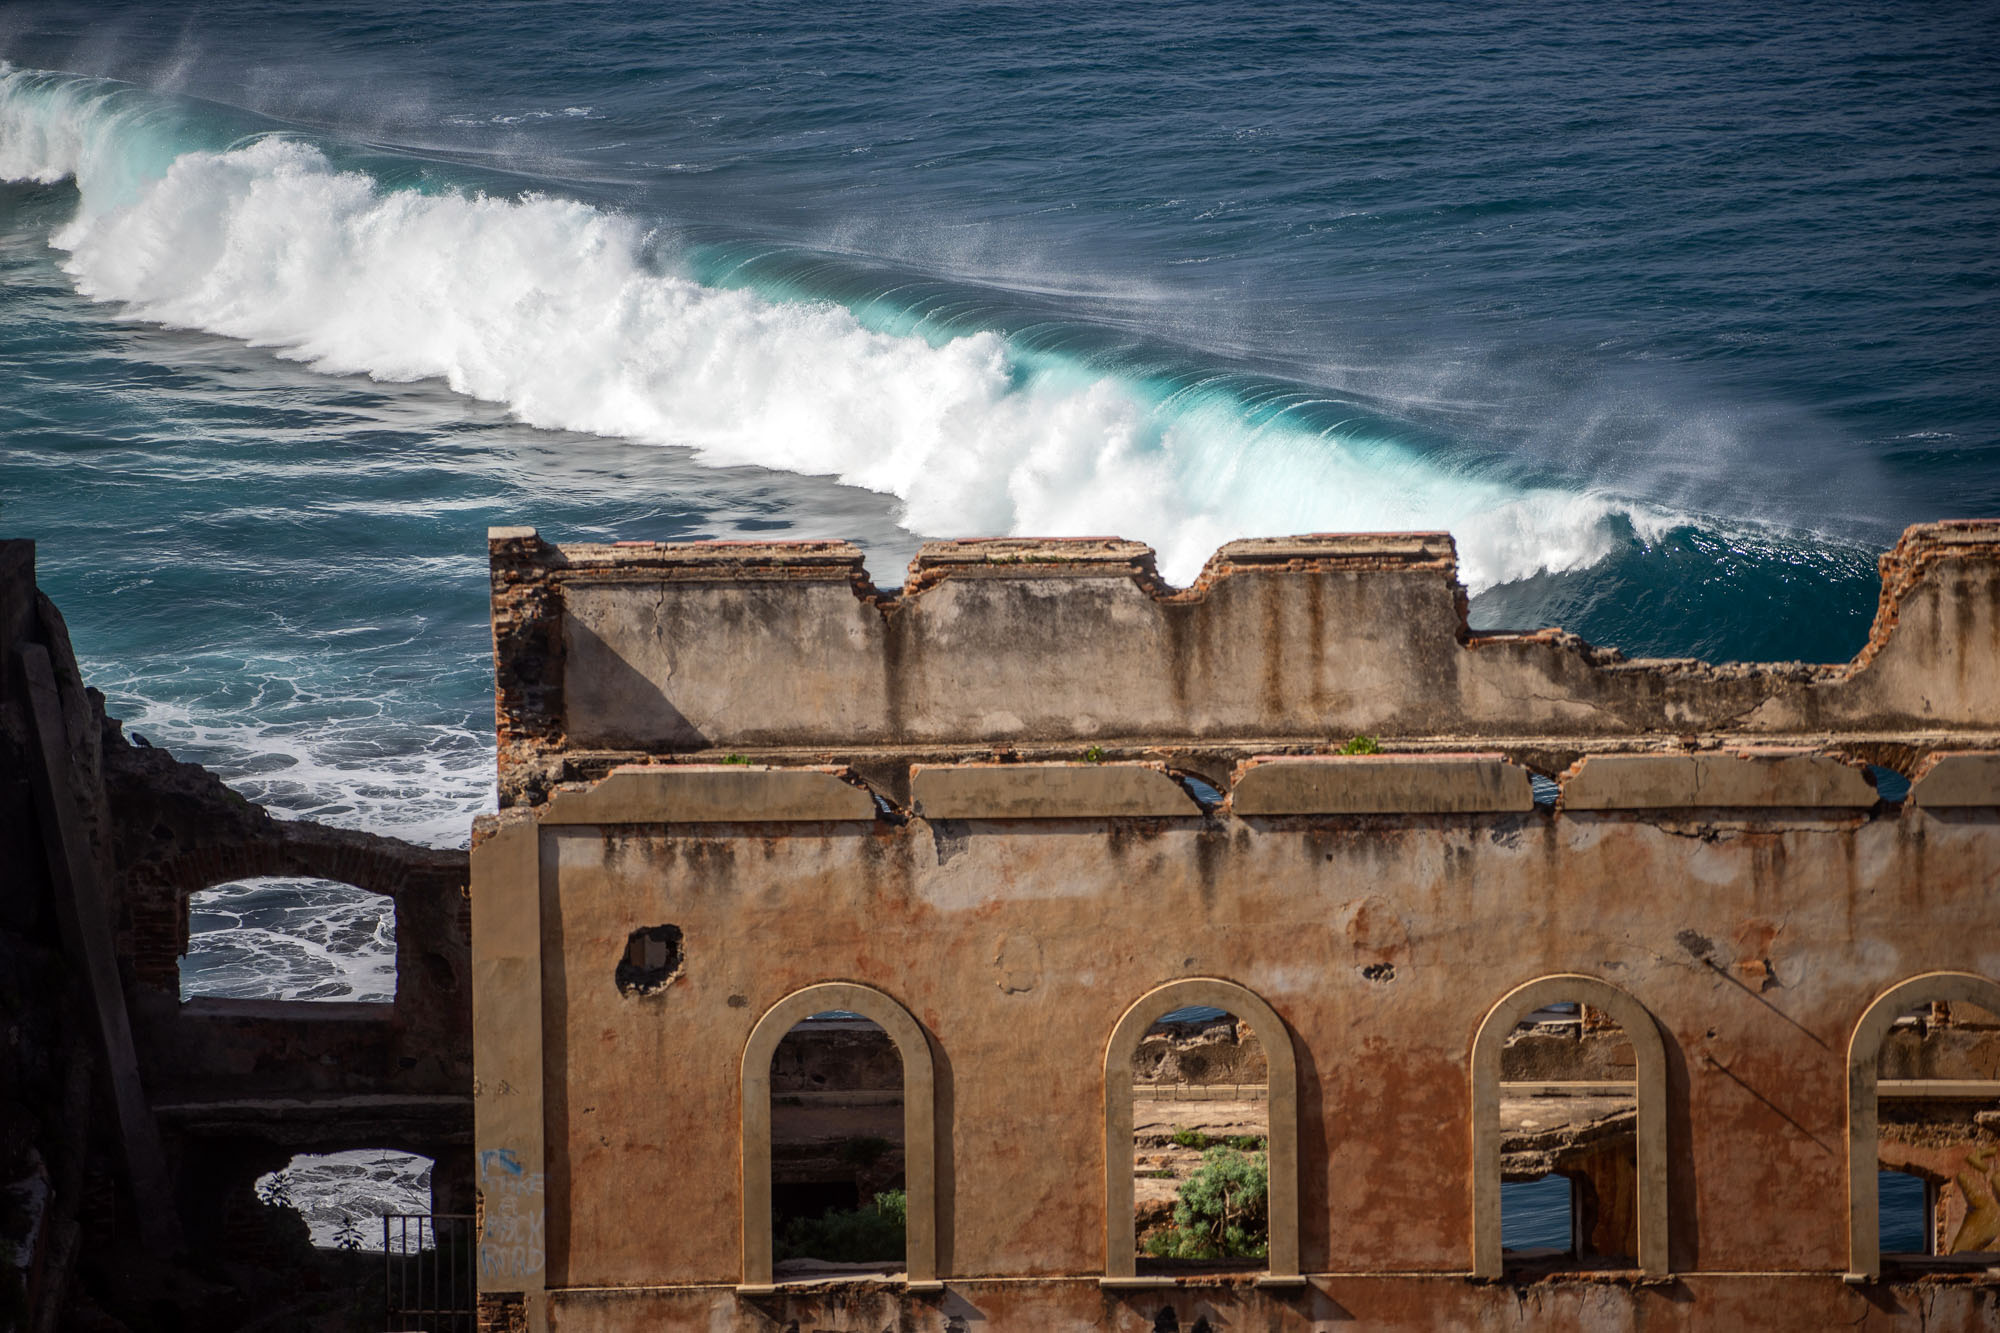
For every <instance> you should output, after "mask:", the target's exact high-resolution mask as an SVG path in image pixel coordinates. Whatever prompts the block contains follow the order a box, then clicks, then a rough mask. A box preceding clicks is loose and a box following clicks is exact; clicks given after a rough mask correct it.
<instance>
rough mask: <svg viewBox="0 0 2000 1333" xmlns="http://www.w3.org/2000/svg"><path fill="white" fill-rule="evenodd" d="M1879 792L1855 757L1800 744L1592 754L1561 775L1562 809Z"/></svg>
mask: <svg viewBox="0 0 2000 1333" xmlns="http://www.w3.org/2000/svg"><path fill="white" fill-rule="evenodd" d="M1879 799H1880V798H1879V797H1878V796H1877V794H1876V792H1875V788H1874V786H1873V784H1871V783H1870V782H1869V781H1868V778H1867V776H1866V774H1865V772H1864V770H1863V769H1862V767H1861V766H1860V765H1858V764H1853V763H1849V762H1848V761H1846V760H1844V759H1836V758H1834V757H1832V756H1831V755H1823V754H1815V753H1812V752H1809V751H1801V750H1738V751H1735V752H1733V753H1727V754H1682V755H1670V754H1604V755H1590V756H1588V757H1586V758H1585V759H1583V760H1582V761H1581V762H1580V763H1578V764H1577V765H1576V767H1574V768H1572V769H1570V770H1569V771H1568V772H1567V773H1565V774H1564V775H1563V780H1562V804H1563V808H1564V809H1565V810H1654V809H1688V808H1703V807H1706V808H1737V807H1741V808H1750V807H1770V806H1779V807H1797V808H1810V807H1814V806H1830V807H1835V808H1839V809H1866V808H1867V807H1869V806H1872V805H1874V804H1875V803H1876V801H1877V800H1879Z"/></svg>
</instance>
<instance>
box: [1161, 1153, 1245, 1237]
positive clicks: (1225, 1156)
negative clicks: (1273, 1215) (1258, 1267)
mask: <svg viewBox="0 0 2000 1333" xmlns="http://www.w3.org/2000/svg"><path fill="white" fill-rule="evenodd" d="M1270 1192H1271V1174H1270V1163H1269V1161H1268V1159H1267V1158H1266V1157H1265V1155H1264V1154H1263V1153H1241V1152H1238V1151H1237V1150H1236V1149H1234V1148H1219V1147H1218V1148H1210V1149H1209V1150H1208V1151H1207V1152H1205V1153H1203V1154H1202V1158H1201V1168H1200V1169H1199V1170H1198V1171H1196V1172H1195V1173H1194V1174H1193V1175H1191V1176H1189V1177H1188V1178H1187V1179H1186V1180H1184V1181H1182V1182H1181V1189H1180V1198H1179V1200H1178V1201H1176V1202H1175V1204H1174V1221H1173V1225H1172V1226H1170V1227H1167V1228H1166V1229H1165V1230H1163V1231H1159V1232H1156V1233H1154V1234H1153V1235H1151V1236H1149V1237H1147V1238H1146V1253H1147V1254H1150V1255H1152V1256H1153V1257H1154V1258H1156V1259H1262V1258H1264V1257H1265V1256H1266V1255H1267V1254H1268V1252H1269V1250H1270V1243H1271V1242H1270V1231H1271V1223H1270V1216H1269V1211H1268V1210H1269V1196H1270Z"/></svg>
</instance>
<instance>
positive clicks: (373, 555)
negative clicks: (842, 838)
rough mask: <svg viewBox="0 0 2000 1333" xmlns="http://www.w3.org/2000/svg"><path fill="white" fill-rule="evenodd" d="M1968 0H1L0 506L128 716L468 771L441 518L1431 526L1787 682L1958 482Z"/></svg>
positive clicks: (873, 557) (383, 761)
mask: <svg viewBox="0 0 2000 1333" xmlns="http://www.w3.org/2000/svg"><path fill="white" fill-rule="evenodd" d="M1996 37H2000V15H1996V14H1995V12H1994V11H1991V10H1990V8H1984V7H1976V6H1974V7H1959V8H1952V9H1941V10H1938V11H1936V12H1934V13H1931V14H1930V15H1929V16H1928V17H1927V18H1925V19H1923V21H1921V22H1919V21H1912V20H1911V19H1910V18H1908V17H1907V11H1905V10H1903V9H1900V8H1894V7H1889V6H1876V7H1867V6H1845V7H1824V6H1822V7H1804V6H1785V5H1776V6H1761V7H1758V8H1757V9H1756V10H1754V11H1746V10H1745V9H1744V8H1743V7H1741V6H1725V5H1702V4H1689V5H1681V6H1676V7H1674V8H1673V9H1672V10H1670V11H1668V10H1661V9H1658V8H1657V7H1652V6H1640V5H1628V4H1604V5H1589V6H1584V5H1577V6H1561V5H1557V6H1549V5H1533V6H1529V5H1504V4H1503V5H1492V6H1482V7H1479V8H1478V9H1476V10H1475V9H1472V8H1469V7H1451V8H1445V7H1436V8H1426V7H1414V8H1413V7H1409V6H1404V5H1387V4H1350V5H1326V6H1312V7H1301V6H1292V7H1266V8H1263V9H1260V10H1258V11H1256V12H1255V13H1246V12H1244V11H1243V10H1242V9H1241V8H1240V7H1200V6H1188V5H1171V4H1169V5H1147V6H1131V5H1109V6H1100V7H1094V8H1092V9H1090V10H1088V11H1078V10H1076V9H1074V8H1073V7H1061V6H1053V5H1044V4H985V5H970V4H938V5H926V6H918V7H895V8H891V7H886V6H865V5H852V4H832V5H818V6H812V7H809V8H792V7H773V6H748V5H720V4H712V3H690V4H680V5H676V6H673V7H671V8H669V7H657V8H646V7H633V6H620V7H613V6H600V5H571V6H562V7H549V6H528V5H509V4H492V3H482V4H480V5H477V6H474V5H470V4H463V3H451V2H443V3H434V4H428V5H424V6H416V7H411V6H388V5H370V4H366V3H363V4H342V5H338V6H335V5H330V4H329V5H320V6H312V5H304V6H290V7H284V8H282V9H274V8H272V7H270V6H265V5H251V4H247V3H242V2H241V0H224V2H223V3H212V4H206V5H203V6H201V7H199V8H197V9H193V10H186V11H181V10H175V11H172V12H161V11H158V10H155V9H153V8H149V7H142V6H138V5H123V6H121V5H116V4H113V5H92V6H90V7H88V8H84V7H80V6H61V5H55V6H49V5H37V4H24V5H14V6H11V7H9V8H7V9H6V10H4V11H0V59H4V60H6V61H8V62H10V65H9V72H7V73H5V74H0V178H4V182H5V183H0V383H4V384H5V385H7V386H8V391H7V392H6V393H4V394H0V523H4V525H5V527H6V528H7V530H8V531H10V532H12V533H18V534H22V535H28V536H33V537H35V538H37V539H39V541H40V542H41V543H42V546H41V562H42V570H43V576H44V582H45V584H46V586H47V587H48V588H49V590H50V591H51V592H52V593H53V594H54V595H55V596H56V598H57V599H58V601H59V602H60V603H61V605H62V606H63V608H64V610H65V611H66V613H67V614H68V616H69V618H70V620H71V623H72V627H73V629H74V631H75V634H76V639H77V643H78V646H79V649H80V651H81V652H82V654H83V656H84V658H85V659H86V664H87V667H88V669H89V672H90V674H91V677H92V679H93V681H94V682H95V683H97V684H98V685H100V686H101V687H102V688H104V689H105V690H106V691H107V693H109V695H110V696H111V698H112V702H113V707H114V709H115V710H116V711H118V712H120V713H122V714H123V715H125V716H126V717H128V718H130V719H131V720H132V723H133V725H134V726H135V727H136V728H137V730H139V731H140V732H141V733H143V734H145V735H147V736H148V738H149V739H151V740H153V741H154V742H155V743H160V744H166V745H168V746H170V747H171V748H173V749H174V750H175V751H176V752H177V753H180V754H183V755H186V756H188V757H192V758H198V759H201V760H204V761H206V762H209V763H211V764H214V765H215V766H217V767H218V768H219V769H220V770H221V771H223V772H224V773H225V774H226V775H227V776H228V777H229V779H230V780H231V781H232V782H233V783H234V784H235V785H236V786H237V787H238V788H239V789H241V790H243V791H245V792H246V793H248V794H250V795H252V796H254V797H256V798H258V799H261V800H267V801H270V802H272V803H273V804H274V805H276V806H277V807H279V808H281V809H283V810H286V811H290V812H297V813H311V814H315V815H318V816H320V817H323V818H328V819H332V820H334V821H337V822H344V823H350V824H357V825H363V826H367V827H373V828H379V829H383V830H385V831H395V832H403V833H405V834H408V835H411V836H416V837H420V838H423V839H426V840H430V841H435V842H444V843H453V842H461V841H463V839H464V837H465V832H466V822H467V819H468V818H469V816H470V815H471V813H473V812H474V811H476V810H478V809H480V808H483V807H484V806H485V805H486V804H487V803H489V801H490V799H491V794H490V786H491V737H490V725H491V724H490V688H491V685H490V662H489V660H488V656H487V654H488V644H487V632H486V628H485V605H484V582H483V550H482V539H483V533H484V529H485V527H486V526H487V525H489V524H492V523H516V522H527V523H533V524H536V525H537V526H539V527H541V528H542V529H543V530H544V531H545V532H547V533H548V534H549V535H551V536H553V537H556V538H558V539H563V540H588V539H605V538H666V537H687V538H692V537H732V536H750V535H779V536H825V535H848V536H853V537H855V538H857V539H858V540H860V541H861V542H862V543H863V545H864V546H865V547H866V548H867V549H868V551H869V554H870V562H871V568H872V569H873V571H874V573H875V575H876V577H877V578H878V579H879V580H882V581H884V582H896V581H898V579H899V577H900V569H901V565H902V563H903V562H904V561H905V560H907V558H908V557H909V555H910V554H911V553H912V551H913V550H914V548H915V545H916V543H917V542H918V541H919V540H920V539H921V538H923V537H926V536H931V535H951V534H965V533H985V532H1007V531H1011V532H1045V533H1093V532H1119V533H1122V534H1124V535H1126V536H1130V537H1136V538H1141V539H1144V540H1146V541H1149V542H1151V543H1153V544H1154V545H1155V546H1156V547H1157V548H1158V549H1159V551H1160V553H1161V560H1162V564H1163V567H1164V569H1165V570H1166V572H1167V573H1168V575H1169V576H1170V577H1172V578H1175V579H1178V580H1183V581H1184V580H1187V579H1189V578H1191V577H1192V576H1193V575H1194V573H1195V572H1196V571H1197V570H1198V569H1199V567H1200V564H1201V561H1202V559H1203V558H1204V557H1205V556H1206V555H1207V553H1208V552H1209V551H1210V550H1212V549H1213V548H1214V546H1215V545H1217V544H1218V543H1219V542H1221V541H1223V540H1226V539H1229V538H1232V537H1236V536H1241V535H1248V534H1254V533H1269V532H1283V531H1298V530H1323V529H1390V528H1411V527H1424V528H1434V527H1445V528H1448V529H1450V530H1451V531H1452V532H1453V533H1455V534H1456V535H1457V537H1458V539H1459V543H1460V549H1461V556H1462V561H1463V567H1464V572H1465V575H1466V577H1467V579H1468V582H1469V583H1470V584H1471V585H1472V587H1473V588H1474V591H1475V593H1476V596H1475V598H1474V602H1473V614H1474V617H1475V620H1476V622H1477V623H1480V624H1486V625H1494V624H1506V625H1535V624H1542V623H1561V624H1563V625H1566V626H1567V627H1568V628H1571V629H1573V630H1576V631H1578V632H1580V633H1582V634H1584V635H1585V636H1586V637H1589V638H1592V639H1594V640H1597V641H1600V642H1610V643H1615V644H1618V645H1619V646H1622V647H1624V648H1626V649H1627V650H1628V651H1631V652H1635V653H1662V652H1663V653H1675V654H1681V653H1687V654H1697V655H1702V656H1707V657H1710V658H1729V657H1772V658H1791V657H1799V658H1807V659H1813V660H1839V659H1843V658H1845V657H1847V656H1849V655H1850V654H1851V653H1852V652H1853V651H1854V650H1855V649H1856V648H1858V647H1859V645H1860V643H1861V642H1862V641H1863V639H1864V637H1865V634H1866V628H1867V624H1868V620H1869V617H1870V615H1871V613H1872V610H1873V604H1874V598H1875V582H1874V576H1873V557H1874V553H1875V551H1877V550H1878V549H1879V548H1880V547H1881V546H1883V545H1884V544H1885V543H1887V542H1888V541H1890V540H1891V539H1892V538H1893V536H1894V534H1895V533H1896V532H1897V531H1898V530H1899V529H1900V527H1901V526H1902V525H1904V524H1905V523H1908V522H1911V521H1916V520H1920V519H1926V518H1933V517H1938V516H1944V515H1953V514H1967V513H1995V512H2000V466H1996V456H1995V452H1994V450H1995V444H1996V430H1995V422H1996V419H2000V413H1996V393H1997V392H2000V391H1997V390H1996V388H1995V383H1994V380H1993V378H1992V375H1991V373H1990V367H1991V365H1992V364H1993V363H1994V354H1995V353H1996V351H2000V347H1996V337H1995V331H1994V321H1993V319H1992V315H1991V311H1992V301H1993V293H1994V289H1995V284H1996V278H1997V277H2000V261H1996V251H1995V237H1996V236H2000V188H1996V187H2000V155H1997V154H1996V149H1995V145H1996V144H2000V96H1996V92H1995V88H1996V85H1995V82H1994V80H1993V79H1992V77H1991V62H1990V53H1991V52H1992V50H1993V49H1995V39H1996Z"/></svg>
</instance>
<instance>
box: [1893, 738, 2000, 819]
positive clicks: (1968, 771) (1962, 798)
mask: <svg viewBox="0 0 2000 1333" xmlns="http://www.w3.org/2000/svg"><path fill="white" fill-rule="evenodd" d="M1910 803H1911V804H1912V805H1920V806H1929V807H1941V806H1954V805H1959V806H1963V805H2000V750H1966V751H1961V752H1958V753H1955V754H1941V755H1937V756H1935V757H1933V758H1932V760H1931V762H1930V763H1929V764H1928V765H1926V766H1925V767H1924V769H1923V771H1922V772H1921V773H1919V774H1918V775H1917V779H1916V781H1914V782H1912V783H1911V784H1910Z"/></svg>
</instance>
